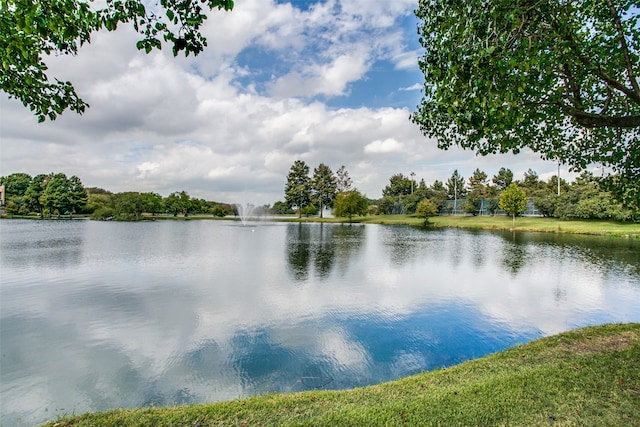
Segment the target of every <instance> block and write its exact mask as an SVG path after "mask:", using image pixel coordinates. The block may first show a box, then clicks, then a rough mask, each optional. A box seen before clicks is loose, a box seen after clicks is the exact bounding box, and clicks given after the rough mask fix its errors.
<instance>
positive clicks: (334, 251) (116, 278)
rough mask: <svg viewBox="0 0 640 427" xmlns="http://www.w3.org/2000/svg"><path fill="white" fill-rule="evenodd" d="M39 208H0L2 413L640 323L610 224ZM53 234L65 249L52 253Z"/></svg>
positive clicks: (450, 360)
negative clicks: (276, 220)
mask: <svg viewBox="0 0 640 427" xmlns="http://www.w3.org/2000/svg"><path fill="white" fill-rule="evenodd" d="M44 223H46V225H39V222H38V223H36V224H34V222H29V221H0V232H1V236H2V240H1V241H0V257H1V258H0V259H1V260H2V271H0V275H1V276H0V278H1V279H2V280H1V287H0V305H1V307H0V313H1V316H2V319H1V322H0V339H1V340H2V341H1V344H2V370H1V372H0V376H1V378H0V387H1V389H0V393H1V395H0V397H1V399H0V405H1V413H0V415H1V416H2V421H3V425H9V426H10V425H13V424H27V425H32V424H38V423H40V422H42V421H45V420H47V419H52V418H55V417H56V416H57V415H58V414H60V413H65V412H66V413H71V412H76V413H81V412H85V411H89V410H103V409H108V408H117V407H131V406H148V405H170V404H174V403H175V404H182V403H198V402H208V401H216V400H224V399H231V398H236V397H243V396H250V395H255V394H261V393H268V392H287V391H299V390H309V389H319V388H320V389H322V388H331V389H340V388H351V387H356V386H362V385H367V384H373V383H378V382H382V381H387V380H390V379H393V378H397V377H400V376H405V375H410V374H413V373H417V372H421V371H424V370H429V369H434V368H437V367H441V366H449V365H452V364H455V363H459V362H461V361H464V360H467V359H472V358H475V357H479V356H482V355H484V354H487V353H490V352H495V351H498V350H500V349H503V348H505V347H508V346H511V345H514V344H516V343H520V342H525V341H529V340H531V339H533V338H536V337H539V336H541V335H548V334H551V333H555V332H560V331H562V330H567V329H570V328H572V327H577V326H582V325H587V324H595V323H604V322H628V321H640V307H639V306H638V304H637V301H638V300H640V270H639V266H640V242H630V241H628V240H624V239H618V240H611V239H603V240H598V239H597V238H593V237H587V238H584V239H582V238H575V236H555V235H544V234H543V235H540V234H534V233H516V234H515V235H514V234H512V233H488V232H482V231H478V232H469V231H465V230H421V229H414V228H409V227H384V226H362V225H354V226H348V225H344V226H343V225H337V224H268V223H266V224H257V225H255V227H238V226H236V225H233V224H228V223H223V222H205V221H203V222H186V221H185V222H159V221H158V222H155V223H149V224H117V223H95V222H89V221H83V222H76V223H74V224H73V225H71V224H70V223H57V225H56V223H48V222H44ZM47 227H48V228H47ZM63 236H68V237H69V238H70V239H71V240H69V241H68V242H69V243H70V244H72V245H73V246H74V247H73V251H75V253H76V255H75V256H73V257H67V260H66V261H65V262H58V261H56V256H57V255H56V254H57V252H59V251H64V250H66V249H65V246H64V244H62V243H61V242H62V241H61V240H60V239H61V238H63ZM563 237H567V239H566V241H565V240H563ZM43 241H48V242H54V243H55V242H57V243H55V244H53V243H52V244H50V245H48V246H47V245H42V244H41V242H43ZM39 242H40V243H39ZM60 245H62V246H60ZM67 249H68V248H67ZM34 251H35V252H34ZM34 253H37V255H38V257H39V258H40V262H38V263H35V262H32V261H29V260H26V259H23V257H32V256H33V255H34ZM300 284H304V286H300Z"/></svg>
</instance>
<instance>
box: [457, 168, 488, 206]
mask: <svg viewBox="0 0 640 427" xmlns="http://www.w3.org/2000/svg"><path fill="white" fill-rule="evenodd" d="M488 196H489V186H488V185H487V174H486V173H484V172H483V171H481V170H480V169H477V168H476V170H475V171H473V175H471V176H470V177H469V191H468V192H467V200H466V202H465V204H464V205H463V209H464V211H465V212H467V213H470V214H472V215H474V216H475V215H477V214H478V212H479V211H480V210H481V204H482V203H483V202H482V200H483V199H485V198H486V197H488Z"/></svg>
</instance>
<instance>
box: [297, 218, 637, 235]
mask: <svg viewBox="0 0 640 427" xmlns="http://www.w3.org/2000/svg"><path fill="white" fill-rule="evenodd" d="M289 221H308V222H316V221H323V222H348V220H347V219H346V218H325V219H322V220H321V219H320V218H304V217H303V218H302V219H301V220H298V219H289ZM353 222H354V223H360V224H404V225H415V226H421V225H422V224H423V222H424V220H423V219H420V218H416V217H415V216H410V215H374V216H364V217H354V218H353ZM429 223H430V226H432V227H457V228H474V229H486V230H511V229H512V219H511V217H507V216H489V215H483V216H436V217H432V218H429ZM515 224H516V226H515V228H514V230H517V231H539V232H550V233H578V234H596V235H609V236H622V237H632V238H633V237H635V238H640V223H633V222H615V221H596V220H561V219H557V218H542V217H517V218H516V221H515Z"/></svg>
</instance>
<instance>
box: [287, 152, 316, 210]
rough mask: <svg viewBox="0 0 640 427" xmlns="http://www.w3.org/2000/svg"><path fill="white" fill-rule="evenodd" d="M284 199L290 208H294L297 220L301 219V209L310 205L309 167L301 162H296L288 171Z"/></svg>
mask: <svg viewBox="0 0 640 427" xmlns="http://www.w3.org/2000/svg"><path fill="white" fill-rule="evenodd" d="M284 199H285V201H286V202H287V205H288V206H289V207H290V208H296V210H297V211H298V218H302V209H303V208H304V207H305V206H307V205H309V204H310V203H311V180H310V178H309V166H308V165H307V164H306V163H305V162H304V161H303V160H296V161H295V162H293V165H291V169H289V174H288V175H287V183H286V184H285V187H284Z"/></svg>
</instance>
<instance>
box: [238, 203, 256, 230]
mask: <svg viewBox="0 0 640 427" xmlns="http://www.w3.org/2000/svg"><path fill="white" fill-rule="evenodd" d="M235 206H236V210H237V211H238V216H239V217H240V221H242V225H245V226H246V225H247V221H248V220H249V218H251V216H252V214H253V211H254V209H255V206H254V205H252V204H251V203H247V204H244V205H243V204H242V203H236V204H235Z"/></svg>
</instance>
